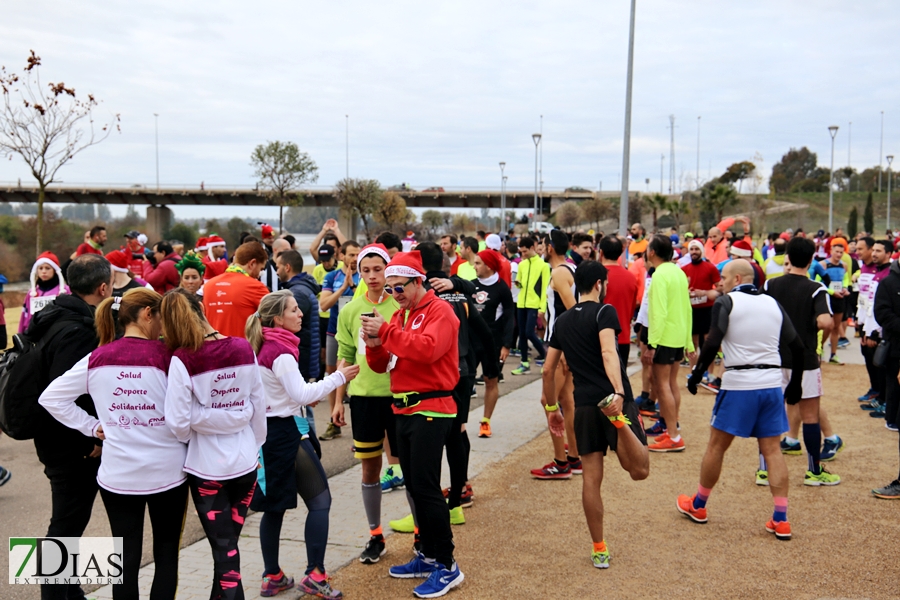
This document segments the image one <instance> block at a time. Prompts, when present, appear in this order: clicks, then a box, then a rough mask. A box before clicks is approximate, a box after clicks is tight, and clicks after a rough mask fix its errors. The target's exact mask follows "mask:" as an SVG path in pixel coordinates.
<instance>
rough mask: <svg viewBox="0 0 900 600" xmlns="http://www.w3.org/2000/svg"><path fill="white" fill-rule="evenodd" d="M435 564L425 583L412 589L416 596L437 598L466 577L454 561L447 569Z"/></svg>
mask: <svg viewBox="0 0 900 600" xmlns="http://www.w3.org/2000/svg"><path fill="white" fill-rule="evenodd" d="M437 566H438V568H437V570H435V571H433V572H432V573H431V575H430V576H429V577H428V579H427V580H426V581H425V583H422V584H420V585H418V586H417V587H416V588H415V589H414V590H413V594H415V596H416V597H417V598H439V597H440V596H443V595H444V594H446V593H447V592H449V591H450V590H452V589H453V588H455V587H456V586H458V585H459V584H461V583H462V582H463V579H465V578H466V576H465V575H463V572H462V571H460V570H459V565H457V564H456V563H453V566H452V567H451V568H449V569H445V568H444V565H441V564H438V565H437Z"/></svg>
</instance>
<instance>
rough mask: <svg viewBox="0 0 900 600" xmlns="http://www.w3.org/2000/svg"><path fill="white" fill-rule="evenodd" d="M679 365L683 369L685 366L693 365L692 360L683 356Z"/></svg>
mask: <svg viewBox="0 0 900 600" xmlns="http://www.w3.org/2000/svg"><path fill="white" fill-rule="evenodd" d="M678 366H679V367H681V368H682V369H684V368H690V366H691V361H689V360H688V359H686V358H683V359H681V362H680V363H678Z"/></svg>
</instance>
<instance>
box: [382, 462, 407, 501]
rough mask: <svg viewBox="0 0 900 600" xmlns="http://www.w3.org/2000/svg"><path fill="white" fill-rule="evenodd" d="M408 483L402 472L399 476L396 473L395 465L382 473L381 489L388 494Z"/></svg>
mask: <svg viewBox="0 0 900 600" xmlns="http://www.w3.org/2000/svg"><path fill="white" fill-rule="evenodd" d="M405 485H406V480H405V479H403V475H402V474H401V475H400V476H399V477H398V476H397V475H396V474H395V473H394V466H393V465H392V466H390V467H388V468H387V469H385V470H384V473H382V474H381V491H382V493H385V494H387V493H388V492H393V491H394V490H399V489H401V488H402V487H403V486H405Z"/></svg>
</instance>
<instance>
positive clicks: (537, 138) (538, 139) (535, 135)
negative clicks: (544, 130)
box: [531, 133, 541, 231]
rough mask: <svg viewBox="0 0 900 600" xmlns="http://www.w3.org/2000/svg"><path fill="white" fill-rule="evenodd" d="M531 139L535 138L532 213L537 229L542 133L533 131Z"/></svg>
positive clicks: (533, 222) (532, 223)
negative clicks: (539, 149) (539, 156)
mask: <svg viewBox="0 0 900 600" xmlns="http://www.w3.org/2000/svg"><path fill="white" fill-rule="evenodd" d="M531 139H532V140H534V212H533V213H532V215H531V229H532V230H533V231H537V215H538V146H540V145H541V134H540V133H532V134H531Z"/></svg>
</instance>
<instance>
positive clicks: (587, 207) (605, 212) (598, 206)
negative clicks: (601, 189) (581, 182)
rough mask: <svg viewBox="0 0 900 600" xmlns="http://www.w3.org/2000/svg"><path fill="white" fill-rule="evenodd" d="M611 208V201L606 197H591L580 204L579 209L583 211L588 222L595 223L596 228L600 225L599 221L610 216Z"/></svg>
mask: <svg viewBox="0 0 900 600" xmlns="http://www.w3.org/2000/svg"><path fill="white" fill-rule="evenodd" d="M612 208H613V206H612V203H610V201H609V200H607V199H606V198H592V199H591V200H587V201H586V202H584V203H583V204H582V205H581V211H582V212H583V213H584V218H585V219H587V220H588V222H589V223H593V224H595V225H596V226H597V227H598V228H599V227H600V221H604V220H606V219H608V218H610V216H611V215H612Z"/></svg>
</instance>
